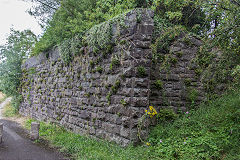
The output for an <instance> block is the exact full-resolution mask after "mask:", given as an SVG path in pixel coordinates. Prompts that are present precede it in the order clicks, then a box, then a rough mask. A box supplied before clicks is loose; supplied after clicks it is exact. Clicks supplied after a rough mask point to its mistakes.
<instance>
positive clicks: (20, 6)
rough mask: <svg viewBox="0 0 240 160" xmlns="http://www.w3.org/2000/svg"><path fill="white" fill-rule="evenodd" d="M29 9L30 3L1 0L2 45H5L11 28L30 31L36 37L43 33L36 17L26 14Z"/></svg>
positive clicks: (0, 26) (0, 27)
mask: <svg viewBox="0 0 240 160" xmlns="http://www.w3.org/2000/svg"><path fill="white" fill-rule="evenodd" d="M29 8H31V3H30V2H24V1H22V0H0V45H2V44H4V43H5V39H6V37H7V36H8V34H9V33H10V28H13V29H15V30H20V31H23V30H25V29H30V30H32V31H33V32H34V33H35V34H36V35H39V34H40V33H42V30H41V27H40V26H39V25H38V23H37V21H36V20H35V19H34V17H32V16H30V15H29V14H28V13H27V12H26V10H28V9H29Z"/></svg>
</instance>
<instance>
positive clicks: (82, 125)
mask: <svg viewBox="0 0 240 160" xmlns="http://www.w3.org/2000/svg"><path fill="white" fill-rule="evenodd" d="M139 16H140V19H139ZM153 16H154V13H153V12H152V11H151V10H133V11H131V12H129V13H127V14H126V15H125V19H124V23H125V27H123V28H121V30H120V32H118V34H119V33H120V34H119V35H118V41H119V42H120V43H118V44H114V46H113V50H112V51H111V53H106V51H104V50H102V51H101V50H100V51H98V53H94V52H93V49H92V48H91V47H90V46H86V47H83V48H81V51H82V52H81V54H80V55H79V56H76V57H75V58H74V60H73V61H72V62H71V63H69V64H66V63H64V62H63V61H62V60H61V58H60V56H59V50H58V48H55V49H53V50H51V51H49V52H47V53H42V54H40V55H39V56H37V57H32V58H30V59H28V60H27V61H26V62H25V64H24V65H23V71H24V73H23V80H22V82H23V83H22V96H23V102H22V104H21V106H20V113H21V114H22V115H25V116H30V117H32V118H35V119H37V120H42V121H50V122H55V123H58V124H60V125H62V126H64V127H65V128H67V129H69V130H72V131H74V132H76V133H79V134H88V135H90V136H93V137H97V138H103V139H107V140H109V141H115V142H117V143H119V144H121V145H127V144H129V143H130V142H134V141H137V123H138V119H139V118H140V117H141V116H142V115H143V114H144V110H145V109H146V107H147V106H148V105H149V93H150V92H149V91H150V90H149V87H150V66H151V49H150V45H151V40H152V39H151V38H152V33H153V29H154V22H153ZM117 28H119V27H118V24H114V25H113V28H112V34H113V35H116V34H117V32H116V29H117ZM113 37H114V36H113Z"/></svg>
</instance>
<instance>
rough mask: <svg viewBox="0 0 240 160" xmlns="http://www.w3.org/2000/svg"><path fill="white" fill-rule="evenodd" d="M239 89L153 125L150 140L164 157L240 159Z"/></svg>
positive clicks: (156, 151) (156, 150)
mask: <svg viewBox="0 0 240 160" xmlns="http://www.w3.org/2000/svg"><path fill="white" fill-rule="evenodd" d="M239 93H240V91H239V89H238V90H233V91H229V92H227V93H225V95H224V96H222V97H221V98H218V99H217V100H212V101H209V102H207V104H202V105H200V107H199V109H198V110H196V111H195V110H190V111H187V112H186V113H185V114H184V115H182V116H181V117H180V118H179V119H177V120H175V121H174V122H170V123H166V122H163V123H160V124H159V125H157V126H156V127H154V128H153V130H152V131H151V134H150V138H149V142H150V143H151V144H152V145H153V148H154V152H155V153H154V154H156V155H158V157H159V158H160V159H239V158H240V150H239V143H240V134H239V133H240V132H239V130H240V119H239V117H240V115H239V114H240V108H239V103H240V99H239Z"/></svg>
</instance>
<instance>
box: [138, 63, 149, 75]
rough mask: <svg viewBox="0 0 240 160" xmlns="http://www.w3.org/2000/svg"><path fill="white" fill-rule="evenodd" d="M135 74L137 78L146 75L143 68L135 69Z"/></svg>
mask: <svg viewBox="0 0 240 160" xmlns="http://www.w3.org/2000/svg"><path fill="white" fill-rule="evenodd" d="M137 74H138V76H139V77H145V76H146V75H147V73H146V69H145V68H144V67H143V66H138V67H137Z"/></svg>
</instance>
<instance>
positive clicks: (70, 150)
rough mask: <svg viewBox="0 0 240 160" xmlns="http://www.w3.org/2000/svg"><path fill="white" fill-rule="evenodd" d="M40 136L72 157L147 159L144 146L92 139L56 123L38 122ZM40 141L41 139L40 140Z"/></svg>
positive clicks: (118, 159) (110, 159)
mask: <svg viewBox="0 0 240 160" xmlns="http://www.w3.org/2000/svg"><path fill="white" fill-rule="evenodd" d="M33 121H34V120H28V121H27V122H26V128H28V129H29V130H30V127H31V122H33ZM39 134H40V137H41V138H43V139H45V140H47V141H48V142H49V143H50V145H51V146H55V147H57V148H59V149H60V151H61V152H64V153H67V154H70V155H71V157H72V158H73V159H77V160H80V159H86V160H87V159H106V160H112V159H114V160H122V159H131V160H134V159H148V154H147V149H148V148H146V147H144V146H138V147H133V146H132V145H130V146H128V147H125V148H123V147H121V146H119V145H117V144H114V143H110V142H107V141H104V140H96V139H92V138H90V137H88V136H81V135H79V134H75V133H72V132H69V131H67V130H65V129H64V128H62V127H59V126H57V125H56V124H50V123H44V122H40V131H39ZM40 141H41V140H40Z"/></svg>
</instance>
